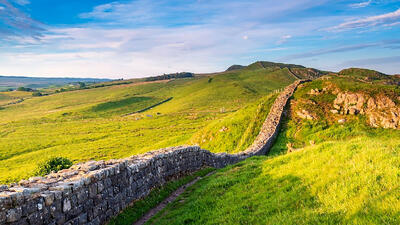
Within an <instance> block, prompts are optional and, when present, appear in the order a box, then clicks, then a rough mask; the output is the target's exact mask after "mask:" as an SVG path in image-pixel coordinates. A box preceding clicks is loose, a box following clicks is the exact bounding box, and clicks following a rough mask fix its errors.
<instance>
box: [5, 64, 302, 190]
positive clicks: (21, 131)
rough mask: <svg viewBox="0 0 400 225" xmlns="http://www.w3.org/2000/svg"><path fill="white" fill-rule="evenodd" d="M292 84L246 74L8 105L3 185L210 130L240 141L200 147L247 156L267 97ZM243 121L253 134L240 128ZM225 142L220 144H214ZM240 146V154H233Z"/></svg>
mask: <svg viewBox="0 0 400 225" xmlns="http://www.w3.org/2000/svg"><path fill="white" fill-rule="evenodd" d="M294 80H295V77H293V76H292V75H290V74H289V73H288V70H287V69H279V68H260V69H243V70H238V71H232V72H226V73H221V74H209V75H201V76H195V77H193V78H184V79H175V80H161V81H154V82H142V81H141V82H137V81H134V82H132V83H126V84H120V85H113V86H107V85H104V87H102V86H101V85H100V86H99V87H97V88H92V89H83V90H75V91H68V92H62V93H57V94H52V95H49V96H42V97H32V98H28V99H25V101H23V102H21V103H18V104H14V105H9V106H4V107H3V109H1V110H0V183H8V182H12V181H17V180H19V179H21V178H27V177H29V176H31V175H32V174H33V172H34V170H35V168H36V166H37V164H38V163H40V162H42V161H44V160H46V159H47V158H49V157H52V156H63V157H67V158H70V159H71V160H73V161H74V162H81V161H87V160H92V159H93V160H103V159H104V160H106V159H111V158H121V157H128V156H131V155H134V154H139V153H143V152H146V151H149V150H154V149H158V148H163V147H168V146H176V145H182V144H192V143H195V142H197V140H198V137H199V136H201V135H202V134H203V133H205V132H206V131H205V130H207V129H209V130H211V131H215V130H216V129H218V130H219V129H220V128H218V127H219V126H220V125H223V126H225V127H227V128H228V129H231V131H232V130H235V133H234V135H233V136H226V135H225V132H221V133H220V132H216V133H214V134H213V137H215V139H214V140H207V142H206V143H204V145H203V143H199V144H200V145H201V146H202V147H203V146H204V147H209V148H210V149H211V150H212V151H215V152H218V151H230V152H233V151H238V150H240V149H244V148H246V147H247V145H248V144H249V143H251V142H252V140H253V139H254V138H255V135H256V134H257V129H259V125H260V124H261V123H260V119H264V118H265V117H266V115H267V112H268V110H269V107H270V103H271V102H272V101H273V99H274V96H271V97H268V96H269V95H270V94H271V93H272V92H273V91H275V90H277V89H281V88H283V87H285V86H287V85H288V84H290V83H292V82H293V81H294ZM166 100H169V101H166ZM264 100H265V101H264ZM160 103H162V104H160ZM155 105H156V106H155ZM154 106H155V107H154ZM143 110H145V111H144V112H142V113H134V112H137V111H143ZM132 113H133V114H132ZM244 120H245V121H247V125H249V127H251V128H248V129H247V127H246V129H243V128H245V127H244V126H242V127H237V126H236V125H237V124H238V122H241V121H244ZM219 123H220V124H219ZM213 126H216V127H214V128H213ZM198 132H199V134H198ZM206 133H209V132H208V131H207V132H206ZM242 136H243V138H242V139H241V140H237V139H238V138H241V137H242ZM220 140H223V141H224V143H223V144H222V145H221V144H215V143H216V142H217V141H218V142H219V141H220ZM238 141H240V142H241V147H240V148H233V147H232V146H235V144H233V143H236V142H238ZM231 147H232V148H231Z"/></svg>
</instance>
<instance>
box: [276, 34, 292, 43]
mask: <svg viewBox="0 0 400 225" xmlns="http://www.w3.org/2000/svg"><path fill="white" fill-rule="evenodd" d="M291 38H292V35H284V36H282V37H281V38H280V39H279V40H278V41H277V42H276V43H277V44H278V45H281V44H283V43H285V42H287V41H288V40H289V39H291Z"/></svg>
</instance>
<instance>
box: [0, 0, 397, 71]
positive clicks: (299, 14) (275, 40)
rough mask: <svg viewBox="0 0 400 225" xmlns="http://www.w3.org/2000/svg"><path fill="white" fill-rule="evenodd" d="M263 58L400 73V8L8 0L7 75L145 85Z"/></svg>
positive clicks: (0, 53) (376, 2)
mask: <svg viewBox="0 0 400 225" xmlns="http://www.w3.org/2000/svg"><path fill="white" fill-rule="evenodd" d="M257 60H267V61H276V62H287V63H297V64H302V65H305V66H308V67H314V68H319V69H324V70H331V71H339V70H341V69H343V68H348V67H364V68H371V69H376V70H379V71H382V72H385V73H389V74H394V73H400V1H394V0H369V1H368V0H359V1H356V0H354V1H353V0H351V1H342V0H319V1H315V0H280V1H276V0H252V1H239V0H168V1H167V0H158V1H157V0H156V1H155V0H133V1H132V0H121V1H109V0H68V1H64V0H0V74H2V75H24V76H69V77H108V78H121V77H124V78H131V77H143V76H150V75H156V74H162V73H168V72H178V71H192V72H199V73H204V72H215V71H222V70H225V69H226V68H227V67H228V66H229V65H231V64H243V65H246V64H249V63H251V62H254V61H257Z"/></svg>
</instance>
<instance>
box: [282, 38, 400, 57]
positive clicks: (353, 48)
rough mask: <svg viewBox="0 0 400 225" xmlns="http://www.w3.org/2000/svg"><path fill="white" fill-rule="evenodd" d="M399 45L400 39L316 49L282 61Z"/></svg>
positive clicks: (293, 55)
mask: <svg viewBox="0 0 400 225" xmlns="http://www.w3.org/2000/svg"><path fill="white" fill-rule="evenodd" d="M399 44H400V39H395V40H385V41H380V42H371V43H364V44H357V45H348V46H339V47H334V48H326V49H318V50H314V51H309V52H304V53H299V54H292V55H289V56H286V57H283V58H282V60H293V59H303V58H311V57H315V56H321V55H328V54H333V53H342V52H351V51H356V50H361V49H366V48H372V47H378V46H379V47H389V46H392V47H393V46H398V45H399Z"/></svg>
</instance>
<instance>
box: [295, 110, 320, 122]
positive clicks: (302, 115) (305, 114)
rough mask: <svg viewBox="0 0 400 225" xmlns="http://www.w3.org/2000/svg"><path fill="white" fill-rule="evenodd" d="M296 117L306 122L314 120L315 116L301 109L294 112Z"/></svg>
mask: <svg viewBox="0 0 400 225" xmlns="http://www.w3.org/2000/svg"><path fill="white" fill-rule="evenodd" d="M296 114H297V116H299V117H300V118H302V119H306V120H315V118H316V117H315V116H313V115H312V114H311V113H310V112H309V111H307V110H305V109H302V110H301V111H297V112H296Z"/></svg>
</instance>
